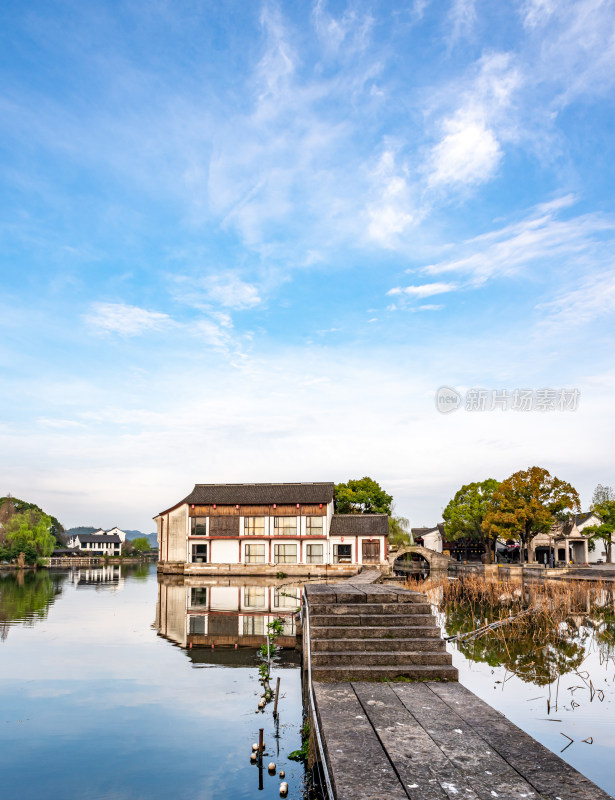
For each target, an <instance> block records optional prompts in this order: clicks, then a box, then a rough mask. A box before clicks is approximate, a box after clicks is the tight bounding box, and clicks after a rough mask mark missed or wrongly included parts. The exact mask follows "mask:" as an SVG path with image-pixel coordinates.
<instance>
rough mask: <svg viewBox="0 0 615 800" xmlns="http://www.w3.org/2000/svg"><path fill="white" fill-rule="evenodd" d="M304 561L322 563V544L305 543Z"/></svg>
mask: <svg viewBox="0 0 615 800" xmlns="http://www.w3.org/2000/svg"><path fill="white" fill-rule="evenodd" d="M305 563H306V564H322V545H321V544H306V546H305Z"/></svg>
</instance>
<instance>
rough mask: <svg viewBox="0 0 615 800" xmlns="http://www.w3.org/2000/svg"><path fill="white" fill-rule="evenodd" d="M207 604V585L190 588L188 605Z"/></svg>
mask: <svg viewBox="0 0 615 800" xmlns="http://www.w3.org/2000/svg"><path fill="white" fill-rule="evenodd" d="M206 605H207V587H201V586H199V587H196V588H194V589H190V607H191V608H194V607H195V606H206Z"/></svg>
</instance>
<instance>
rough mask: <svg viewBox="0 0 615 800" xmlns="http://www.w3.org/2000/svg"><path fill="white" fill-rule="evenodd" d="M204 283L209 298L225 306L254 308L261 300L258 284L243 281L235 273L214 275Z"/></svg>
mask: <svg viewBox="0 0 615 800" xmlns="http://www.w3.org/2000/svg"><path fill="white" fill-rule="evenodd" d="M203 283H204V287H205V293H206V295H207V297H208V298H209V300H210V301H211V302H212V303H214V304H218V305H221V306H224V307H225V308H233V309H245V308H253V307H254V306H257V305H259V304H260V302H261V298H260V297H259V294H258V289H257V288H256V286H254V284H252V283H246V282H245V281H242V280H241V279H240V278H238V277H237V276H236V275H234V274H233V273H223V274H220V275H212V276H211V277H209V278H206V279H205V280H204V282H203Z"/></svg>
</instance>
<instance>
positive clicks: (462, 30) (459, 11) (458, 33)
mask: <svg viewBox="0 0 615 800" xmlns="http://www.w3.org/2000/svg"><path fill="white" fill-rule="evenodd" d="M449 18H450V21H451V23H452V26H453V30H452V34H451V41H452V42H453V43H454V42H456V41H457V40H458V39H460V38H461V37H463V36H467V35H468V34H469V33H470V32H471V31H472V28H473V27H474V23H475V22H476V0H453V4H452V6H451V10H450V14H449Z"/></svg>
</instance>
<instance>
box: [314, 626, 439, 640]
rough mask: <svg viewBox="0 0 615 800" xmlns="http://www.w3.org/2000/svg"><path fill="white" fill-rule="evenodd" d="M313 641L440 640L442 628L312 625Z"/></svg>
mask: <svg viewBox="0 0 615 800" xmlns="http://www.w3.org/2000/svg"><path fill="white" fill-rule="evenodd" d="M311 631H312V641H314V640H315V639H328V638H332V639H365V640H367V641H369V640H370V639H388V640H389V641H390V640H394V639H396V638H402V639H403V638H404V637H405V638H416V637H421V638H424V639H437V640H439V639H440V628H438V626H437V625H436V624H435V622H434V624H433V625H432V626H427V625H403V626H395V625H361V626H360V627H351V626H348V627H343V626H341V625H338V626H335V627H329V626H320V625H312V626H311Z"/></svg>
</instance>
